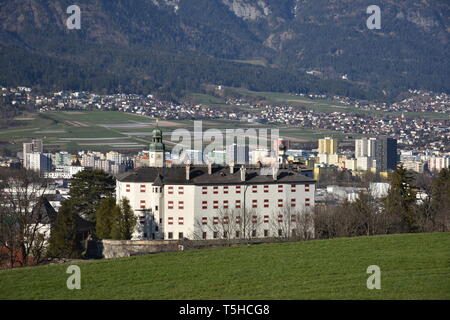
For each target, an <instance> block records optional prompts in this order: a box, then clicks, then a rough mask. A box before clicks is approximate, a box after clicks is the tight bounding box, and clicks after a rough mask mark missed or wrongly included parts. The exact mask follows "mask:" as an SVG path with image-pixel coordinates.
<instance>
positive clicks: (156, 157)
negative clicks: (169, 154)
mask: <svg viewBox="0 0 450 320" xmlns="http://www.w3.org/2000/svg"><path fill="white" fill-rule="evenodd" d="M165 151H166V148H165V146H164V143H163V135H162V131H161V130H159V129H155V130H153V138H152V143H150V152H149V166H150V167H156V168H162V167H164V164H165Z"/></svg>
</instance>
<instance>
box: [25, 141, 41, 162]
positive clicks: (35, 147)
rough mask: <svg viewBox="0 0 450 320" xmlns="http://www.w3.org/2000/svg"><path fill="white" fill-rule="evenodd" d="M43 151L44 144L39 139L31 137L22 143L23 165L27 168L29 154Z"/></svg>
mask: <svg viewBox="0 0 450 320" xmlns="http://www.w3.org/2000/svg"><path fill="white" fill-rule="evenodd" d="M42 152H44V144H43V142H42V140H40V139H33V140H31V142H28V143H24V144H23V166H24V167H25V168H27V169H29V161H28V160H29V154H31V153H42Z"/></svg>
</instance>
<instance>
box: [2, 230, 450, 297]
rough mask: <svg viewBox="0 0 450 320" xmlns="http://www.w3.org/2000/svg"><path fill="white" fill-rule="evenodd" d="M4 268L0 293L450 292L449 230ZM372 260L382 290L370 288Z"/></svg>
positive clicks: (275, 294)
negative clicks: (77, 272) (72, 284)
mask: <svg viewBox="0 0 450 320" xmlns="http://www.w3.org/2000/svg"><path fill="white" fill-rule="evenodd" d="M78 265H79V266H80V268H81V277H82V288H81V290H75V291H70V290H68V289H67V288H66V280H67V277H68V275H67V274H66V273H65V271H66V268H67V266H68V265H53V266H44V267H35V268H24V269H15V270H5V271H1V272H0V299H450V281H449V279H450V234H449V233H436V234H414V235H413V234H408V235H392V236H377V237H363V238H352V239H347V238H344V239H334V240H320V241H310V242H301V243H283V244H269V245H258V246H248V247H236V248H225V249H211V250H203V251H186V252H179V253H166V254H159V255H149V256H140V257H132V258H124V259H116V260H101V261H94V262H80V263H78ZM369 265H378V266H379V267H380V268H381V287H382V289H381V290H368V289H367V287H366V281H367V278H368V276H369V275H368V274H366V269H367V267H368V266H369Z"/></svg>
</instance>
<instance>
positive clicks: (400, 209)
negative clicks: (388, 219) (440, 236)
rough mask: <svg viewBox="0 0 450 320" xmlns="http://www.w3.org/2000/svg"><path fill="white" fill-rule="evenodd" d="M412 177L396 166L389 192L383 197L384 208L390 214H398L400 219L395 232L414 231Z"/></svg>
mask: <svg viewBox="0 0 450 320" xmlns="http://www.w3.org/2000/svg"><path fill="white" fill-rule="evenodd" d="M413 181H414V179H413V177H412V176H411V174H410V173H409V172H408V170H406V169H405V168H403V166H401V167H398V168H397V170H396V171H395V172H394V173H393V174H392V176H391V183H390V190H389V194H388V195H387V197H386V198H385V209H386V211H387V213H388V214H390V215H398V217H399V218H400V220H401V225H400V226H399V228H400V230H396V231H397V232H402V231H406V232H415V231H416V230H417V226H416V223H415V219H414V205H415V203H416V192H415V190H414V189H415V188H414V186H413Z"/></svg>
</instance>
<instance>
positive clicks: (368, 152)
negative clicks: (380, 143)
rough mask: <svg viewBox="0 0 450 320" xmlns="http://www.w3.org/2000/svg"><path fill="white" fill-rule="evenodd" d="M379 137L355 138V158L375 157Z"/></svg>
mask: <svg viewBox="0 0 450 320" xmlns="http://www.w3.org/2000/svg"><path fill="white" fill-rule="evenodd" d="M376 144H377V139H375V138H370V139H367V138H363V139H357V140H355V158H360V157H370V158H375V153H376Z"/></svg>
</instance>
